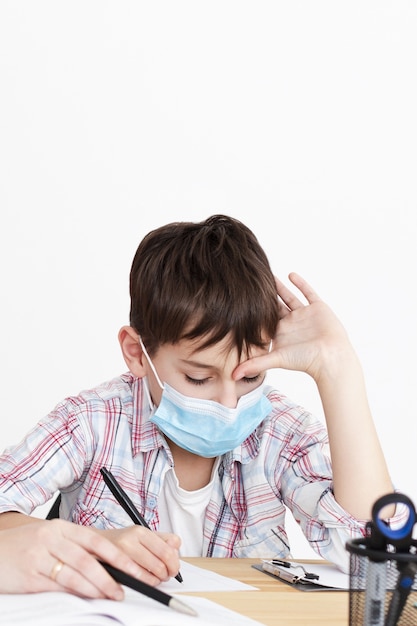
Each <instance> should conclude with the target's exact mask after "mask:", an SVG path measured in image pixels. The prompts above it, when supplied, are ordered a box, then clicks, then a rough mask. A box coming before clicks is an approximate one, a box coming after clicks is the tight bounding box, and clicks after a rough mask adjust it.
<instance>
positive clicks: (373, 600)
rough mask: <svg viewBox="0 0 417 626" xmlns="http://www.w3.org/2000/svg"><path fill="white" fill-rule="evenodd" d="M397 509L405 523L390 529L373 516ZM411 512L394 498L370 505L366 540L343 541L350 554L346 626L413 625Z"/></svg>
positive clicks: (415, 580) (416, 560)
mask: <svg viewBox="0 0 417 626" xmlns="http://www.w3.org/2000/svg"><path fill="white" fill-rule="evenodd" d="M400 503H401V504H403V505H405V506H406V508H408V517H407V520H406V522H405V523H404V524H403V526H402V527H401V528H397V529H391V528H389V526H388V525H387V524H386V523H385V522H384V521H383V520H382V519H381V517H380V516H379V513H380V512H381V510H382V509H383V508H384V507H386V506H387V505H389V504H400ZM415 522H416V511H415V508H414V505H413V504H412V502H411V501H410V499H409V498H408V497H407V496H405V495H403V494H400V493H393V494H388V495H387V496H383V497H382V498H380V499H379V500H377V502H376V503H375V505H374V507H373V510H372V521H371V522H369V524H368V527H367V536H366V537H362V538H360V539H353V540H351V541H348V542H347V544H346V549H347V551H348V552H349V554H350V587H349V626H397V625H398V626H412V625H414V626H416V625H417V541H416V540H414V539H412V532H413V527H414V525H415Z"/></svg>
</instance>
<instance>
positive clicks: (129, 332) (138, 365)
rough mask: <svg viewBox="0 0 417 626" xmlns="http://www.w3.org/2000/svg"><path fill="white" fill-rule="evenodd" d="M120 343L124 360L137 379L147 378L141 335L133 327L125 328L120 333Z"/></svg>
mask: <svg viewBox="0 0 417 626" xmlns="http://www.w3.org/2000/svg"><path fill="white" fill-rule="evenodd" d="M119 343H120V347H121V349H122V353H123V358H124V360H125V362H126V365H127V366H128V368H129V370H130V371H131V372H132V374H133V375H134V376H136V377H137V378H143V377H144V376H146V370H145V367H144V365H145V363H144V360H145V358H146V357H145V355H144V354H143V350H142V348H141V345H140V343H139V335H138V334H137V332H136V331H135V330H134V329H133V328H132V327H131V326H123V327H122V328H121V329H120V331H119Z"/></svg>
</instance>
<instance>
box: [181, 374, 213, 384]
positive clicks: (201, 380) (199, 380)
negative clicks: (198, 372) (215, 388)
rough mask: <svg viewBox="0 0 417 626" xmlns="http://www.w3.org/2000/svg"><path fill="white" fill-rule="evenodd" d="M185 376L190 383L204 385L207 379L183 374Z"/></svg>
mask: <svg viewBox="0 0 417 626" xmlns="http://www.w3.org/2000/svg"><path fill="white" fill-rule="evenodd" d="M185 378H186V379H187V381H188V382H189V383H191V384H192V385H204V384H205V383H206V382H207V381H208V378H191V376H188V375H187V374H186V375H185Z"/></svg>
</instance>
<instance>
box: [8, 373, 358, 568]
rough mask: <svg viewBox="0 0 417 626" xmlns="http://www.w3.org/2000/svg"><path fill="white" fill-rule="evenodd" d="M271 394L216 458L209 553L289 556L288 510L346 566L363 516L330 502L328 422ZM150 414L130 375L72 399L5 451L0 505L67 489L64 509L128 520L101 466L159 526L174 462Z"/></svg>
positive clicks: (13, 506) (92, 521)
mask: <svg viewBox="0 0 417 626" xmlns="http://www.w3.org/2000/svg"><path fill="white" fill-rule="evenodd" d="M265 392H266V393H267V396H268V398H269V400H270V402H271V403H272V411H271V413H270V414H269V416H268V417H267V418H266V419H265V420H264V421H263V422H262V423H261V425H260V426H259V427H258V428H257V429H256V431H255V432H254V433H252V434H251V435H250V436H249V437H248V438H247V439H246V440H245V441H244V442H243V444H242V445H240V446H238V447H237V448H235V449H234V450H233V451H231V452H229V453H227V454H225V455H224V456H223V457H222V459H221V462H220V464H219V469H218V474H217V476H216V478H215V481H214V487H213V491H212V495H211V499H210V502H209V504H208V507H207V511H206V517H205V522H204V543H203V551H202V554H203V556H213V557H277V558H284V557H287V556H289V554H290V547H289V542H288V537H287V534H286V532H285V523H284V522H285V511H286V507H288V508H289V509H290V510H291V511H292V513H293V515H294V517H295V519H296V520H297V522H298V523H299V524H300V526H301V528H302V530H303V532H304V534H305V536H306V538H307V540H308V541H309V543H310V545H311V546H312V547H313V549H314V550H315V551H316V552H317V553H318V554H320V555H321V556H322V557H324V558H326V559H329V560H330V561H332V562H334V563H337V564H339V565H340V566H341V567H343V569H345V568H346V566H347V553H346V550H345V543H346V541H347V540H348V539H351V538H353V537H358V536H362V535H363V534H364V521H362V522H361V521H358V520H356V519H354V518H353V517H352V516H351V515H349V514H348V513H347V512H346V511H344V510H343V509H342V508H341V507H340V506H339V505H338V503H337V502H336V501H335V499H334V496H333V493H332V478H331V465H330V460H329V450H328V438H327V431H326V429H325V427H324V425H323V424H322V422H321V421H319V420H317V419H315V418H314V417H312V415H310V414H309V413H307V412H305V411H304V410H303V409H302V408H301V407H299V406H297V405H296V404H293V403H292V402H290V401H289V400H288V399H287V398H286V397H285V396H283V395H282V394H280V393H278V392H277V391H276V390H274V389H272V388H271V387H266V390H265ZM149 417H150V408H149V403H148V401H147V397H146V394H145V393H144V387H143V384H142V381H141V380H139V379H136V378H135V377H133V376H132V375H131V374H129V373H128V374H124V375H122V376H120V377H118V378H115V379H114V380H111V381H110V382H108V383H105V384H102V385H100V386H99V387H96V388H95V389H92V390H89V391H84V392H82V393H81V394H80V395H79V396H77V397H70V398H67V399H66V400H64V401H63V402H62V403H60V404H59V405H58V406H57V407H56V408H55V409H54V410H53V411H52V412H51V413H50V414H49V415H48V416H47V417H45V418H44V419H43V420H41V421H40V422H39V423H38V424H37V426H35V428H34V429H33V430H32V431H31V432H29V434H28V435H27V436H26V438H25V439H24V440H23V441H22V442H21V443H20V444H19V445H17V446H15V447H14V448H12V449H9V450H6V451H5V452H4V454H3V455H2V456H1V457H0V513H1V512H5V511H9V510H13V511H20V512H22V513H26V514H30V513H31V512H32V511H33V510H34V509H35V508H36V507H37V506H39V505H41V504H44V503H45V502H47V501H48V500H49V499H50V498H51V497H52V496H53V494H54V493H56V492H57V491H60V492H61V493H62V504H61V511H60V515H61V517H64V518H66V519H69V520H72V521H73V522H75V523H77V524H84V525H91V526H95V527H97V528H101V529H108V528H122V527H125V526H128V525H130V524H131V520H130V518H129V517H128V516H127V514H126V513H125V512H124V511H123V510H122V508H121V507H120V505H119V504H118V503H117V502H116V500H115V499H114V498H113V496H112V495H111V493H110V491H109V490H108V488H107V487H106V486H105V484H104V482H103V479H102V477H101V474H100V468H101V467H103V466H105V467H107V468H108V469H110V470H111V471H112V472H113V474H114V475H115V476H116V478H117V479H118V481H119V482H120V484H121V486H122V487H123V488H124V489H125V491H126V493H127V494H128V495H129V497H130V498H131V500H133V502H134V503H135V505H136V506H137V508H138V510H139V511H141V512H142V514H143V515H144V517H145V519H146V521H147V522H148V524H149V526H150V527H151V528H152V529H154V530H157V529H158V527H159V516H158V495H159V492H160V489H161V484H162V481H163V477H164V475H165V472H166V471H167V470H168V469H169V468H170V467H173V459H172V456H171V452H170V449H169V447H168V445H167V443H166V441H165V439H164V437H163V435H162V434H161V433H160V432H159V430H158V429H157V428H156V426H155V425H154V424H152V423H151V422H150V421H149Z"/></svg>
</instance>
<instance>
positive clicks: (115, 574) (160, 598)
mask: <svg viewBox="0 0 417 626" xmlns="http://www.w3.org/2000/svg"><path fill="white" fill-rule="evenodd" d="M99 563H100V565H101V566H102V567H104V569H105V570H106V571H107V572H108V573H109V574H110V576H111V577H112V578H114V580H116V581H117V582H118V583H120V584H121V585H126V587H130V588H131V589H134V590H135V591H139V593H143V595H145V596H147V597H148V598H152V599H153V600H156V601H157V602H161V604H165V605H166V606H169V608H171V609H174V610H175V611H179V612H180V613H185V614H186V615H198V613H197V612H196V611H195V610H194V609H193V608H192V607H191V606H188V604H184V602H181V600H178V598H174V597H173V596H170V595H169V594H168V593H165V592H164V591H161V590H160V589H157V588H156V587H152V586H151V585H148V584H147V583H144V582H142V581H140V580H137V578H133V576H130V575H129V574H126V573H125V572H122V570H120V569H117V568H116V567H113V566H112V565H109V564H108V563H103V561H99Z"/></svg>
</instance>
